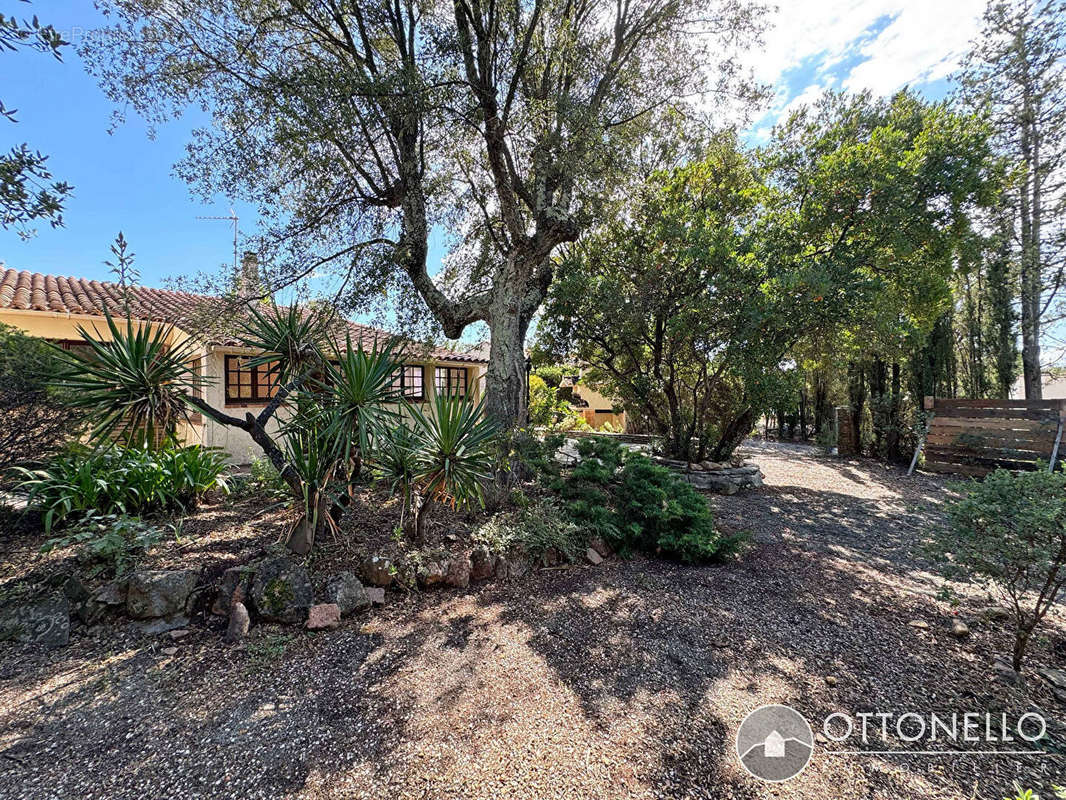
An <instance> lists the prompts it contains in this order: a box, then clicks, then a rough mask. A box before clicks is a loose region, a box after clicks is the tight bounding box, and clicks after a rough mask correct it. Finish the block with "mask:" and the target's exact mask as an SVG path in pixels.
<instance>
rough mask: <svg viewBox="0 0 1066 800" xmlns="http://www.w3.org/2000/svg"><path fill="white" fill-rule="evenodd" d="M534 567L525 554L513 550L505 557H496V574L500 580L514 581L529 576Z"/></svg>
mask: <svg viewBox="0 0 1066 800" xmlns="http://www.w3.org/2000/svg"><path fill="white" fill-rule="evenodd" d="M532 567H533V565H532V564H530V563H529V558H528V557H526V555H525V553H522V552H520V551H514V550H512V551H511V552H509V553H508V554H507V555H505V556H497V557H496V567H495V574H496V577H497V579H499V580H502V581H505V580H513V579H515V578H521V577H524V576H525V575H528V574H529V571H530V569H532Z"/></svg>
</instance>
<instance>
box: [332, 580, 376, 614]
mask: <svg viewBox="0 0 1066 800" xmlns="http://www.w3.org/2000/svg"><path fill="white" fill-rule="evenodd" d="M326 602H327V603H333V604H335V605H336V606H337V607H338V608H339V609H340V610H341V616H342V617H346V616H348V615H349V614H352V613H354V612H356V611H365V610H366V609H368V608H370V597H369V595H368V594H367V591H366V588H365V587H364V586H363V584H362V583H360V582H359V579H358V578H357V577H355V575H353V574H352V573H350V572H338V573H337V574H336V575H333V576H332V577H330V578H329V580H327V581H326Z"/></svg>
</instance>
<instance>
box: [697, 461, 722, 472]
mask: <svg viewBox="0 0 1066 800" xmlns="http://www.w3.org/2000/svg"><path fill="white" fill-rule="evenodd" d="M700 466H701V467H703V468H704V469H705V470H708V469H718V465H717V464H716V463H714V462H713V461H701V462H700Z"/></svg>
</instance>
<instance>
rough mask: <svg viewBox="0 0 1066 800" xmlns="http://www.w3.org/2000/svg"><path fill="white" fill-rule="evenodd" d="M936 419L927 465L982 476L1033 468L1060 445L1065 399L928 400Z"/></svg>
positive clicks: (929, 437)
mask: <svg viewBox="0 0 1066 800" xmlns="http://www.w3.org/2000/svg"><path fill="white" fill-rule="evenodd" d="M925 408H926V410H927V411H932V412H933V419H932V422H931V423H930V426H929V431H928V433H927V435H926V439H925V468H926V469H928V470H930V471H932V472H948V473H954V474H958V475H970V476H974V477H983V476H984V475H987V474H988V473H989V472H991V471H992V470H994V469H996V468H997V467H1004V468H1006V469H1015V470H1022V469H1035V468H1036V465H1037V462H1043V463H1045V464H1046V463H1047V462H1049V461H1050V460H1051V459H1052V457H1053V456H1054V455H1057V450H1058V449H1059V447H1060V442H1061V439H1062V428H1063V422H1064V421H1066V401H1064V400H941V399H934V398H932V397H927V398H925ZM1056 460H1057V459H1056Z"/></svg>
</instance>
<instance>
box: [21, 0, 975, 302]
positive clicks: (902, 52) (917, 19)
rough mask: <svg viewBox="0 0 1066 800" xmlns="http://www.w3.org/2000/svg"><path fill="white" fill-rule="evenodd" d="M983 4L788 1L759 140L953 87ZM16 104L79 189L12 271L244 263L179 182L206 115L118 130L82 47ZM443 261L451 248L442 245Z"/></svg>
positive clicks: (154, 278) (153, 281)
mask: <svg viewBox="0 0 1066 800" xmlns="http://www.w3.org/2000/svg"><path fill="white" fill-rule="evenodd" d="M983 6H984V3H983V0H951V2H946V1H942V2H938V1H937V0H857V1H856V2H851V3H847V2H818V1H816V0H794V1H793V2H783V3H782V8H781V9H780V10H779V11H778V12H777V13H776V14H774V16H773V20H774V23H775V24H774V27H773V28H772V29H771V30H770V31H769V32H768V33H767V34H766V36H765V43H764V46H763V47H761V48H753V50H752V52H751V53H750V55H749V57H748V61H749V65H750V66H751V67H752V69H753V70H754V71H755V73H756V75H757V76H758V78H759V79H761V80H763V81H766V82H768V83H771V84H773V85H774V87H775V89H776V94H775V97H774V100H773V102H772V104H771V106H770V107H769V108H768V109H767V111H766V113H765V114H764V115H762V116H761V117H760V118H759V119H758V120H757V121H756V123H755V124H754V126H753V130H752V133H751V135H752V137H753V138H756V139H758V138H760V137H761V136H764V135H765V133H766V132H768V129H769V126H771V125H772V124H773V122H774V121H775V120H776V119H777V118H778V117H779V116H780V115H781V114H782V113H785V112H786V111H787V110H788V109H789V108H790V107H791V106H792V105H793V104H795V103H797V102H801V101H806V100H811V99H813V98H815V97H816V96H817V95H818V94H819V93H820V92H821V91H822V90H824V89H827V88H846V89H852V90H857V89H862V88H870V89H872V90H873V91H875V92H878V93H881V94H887V93H890V92H892V91H893V90H895V89H898V88H899V87H900V86H902V85H904V84H910V85H912V86H914V87H916V88H919V89H921V90H922V91H923V92H924V93H926V94H927V95H929V96H930V97H940V96H942V95H943V93H944V92H945V90H946V87H947V83H946V81H945V80H944V78H945V76H946V75H948V74H949V73H950V72H951V70H952V69H953V68H954V67H955V65H956V64H957V60H958V56H959V54H960V53H961V52H962V51H963V50H964V48H965V46H966V44H967V42H968V41H969V40H970V39H971V38H972V37H973V36H974V35H975V34H976V32H977V30H978V25H979V18H980V13H981V10H982V8H983ZM0 10H2V11H3V12H4V13H5V14H11V13H14V14H16V15H19V16H28V15H31V14H33V13H36V14H38V15H39V16H40V17H41V19H42V21H43V22H45V23H50V24H52V25H54V26H55V27H56V28H57V29H59V30H60V31H61V32H63V33H64V34H65V37H66V38H67V39H68V40H70V41H72V42H73V43H75V44H77V42H78V40H79V39H80V38H82V37H84V36H85V35H86V34H87V33H88V32H89V31H91V30H92V29H93V28H94V27H97V26H99V25H101V24H102V23H103V18H102V17H101V16H100V15H99V13H98V12H97V11H96V10H95V9H94V8H93V5H92V2H91V0H47V2H44V0H36V2H34V3H32V4H30V5H26V4H23V3H19V2H13V0H0ZM0 68H2V70H3V72H2V75H3V79H2V88H0V91H2V92H3V95H2V97H3V101H4V104H5V105H6V106H8V107H12V108H16V109H18V119H19V122H18V123H17V124H10V123H7V122H4V121H2V120H0V147H3V148H4V149H7V148H8V147H10V146H11V145H14V144H17V143H20V142H28V143H29V144H30V145H31V146H32V147H33V148H36V149H39V150H41V151H42V152H44V153H46V154H48V155H49V156H50V160H49V164H50V167H51V169H52V171H53V173H54V174H55V175H56V177H57V178H59V179H62V180H65V181H67V182H69V183H71V184H73V185H74V187H75V195H74V197H73V198H71V200H70V201H69V202H68V203H67V209H66V214H65V221H66V225H65V227H63V228H59V229H55V230H53V229H51V228H49V227H48V226H47V225H44V226H40V225H39V226H38V231H39V232H38V235H37V236H36V237H34V238H33V239H30V240H29V241H25V242H24V241H22V240H21V239H20V238H19V237H18V235H17V234H15V233H14V232H13V231H0V261H2V262H5V263H6V265H7V266H9V267H16V268H19V269H28V270H33V271H37V272H45V273H53V274H62V275H76V276H81V277H88V278H97V279H107V278H108V277H109V275H108V268H107V267H106V266H104V264H103V262H104V260H105V259H107V258H109V257H110V253H109V246H110V243H111V241H112V240H113V239H114V237H115V235H116V234H117V233H118V231H119V230H121V231H123V232H124V234H125V235H126V238H127V239H128V240H129V242H130V244H131V249H132V250H133V251H134V252H135V253H136V254H137V261H136V266H137V268H138V269H139V270H140V273H141V281H142V283H144V284H145V285H148V286H158V285H161V284H162V282H163V280H164V279H165V278H176V279H178V280H179V282H180V278H181V276H183V275H194V274H196V273H197V272H200V271H215V270H218V269H219V268H220V267H221V266H222V265H224V264H229V263H231V261H232V258H233V245H232V229H231V228H230V227H229V225H228V224H227V223H225V222H218V221H202V220H197V219H196V217H197V216H225V215H227V214H228V213H229V209H230V208H231V204H230V201H229V199H228V198H225V197H218V198H215V202H213V203H211V204H209V205H204V204H201V203H200V202H199V201H196V200H193V199H192V198H191V197H190V196H189V193H188V190H187V188H186V186H185V184H184V183H183V182H182V181H180V180H178V179H177V178H175V177H174V176H173V174H172V166H173V164H174V163H175V162H176V161H177V160H178V159H180V158H181V156H182V153H183V148H184V145H185V143H186V141H187V140H188V138H189V132H190V131H191V130H192V128H193V127H195V126H196V125H197V124H202V123H203V121H204V120H203V119H202V117H201V116H200V115H199V114H196V115H193V116H191V117H187V118H184V119H182V120H178V121H176V122H174V123H171V124H168V125H166V126H163V127H161V128H159V129H158V130H157V136H156V138H155V139H150V138H149V137H148V135H147V129H146V126H145V125H144V124H143V123H142V122H141V121H140V120H138V119H137V118H136V117H134V116H132V115H131V116H130V118H129V119H128V121H127V122H126V123H125V124H124V125H121V126H119V127H118V128H117V129H116V130H115V131H114V132H113V133H108V128H109V125H110V123H111V114H112V111H113V110H114V109H113V107H112V106H111V104H110V103H109V101H108V100H107V98H106V97H104V95H103V93H102V92H101V91H100V89H99V87H98V86H97V84H96V82H95V81H94V80H93V79H92V78H91V77H90V76H89V75H88V74H86V72H85V70H84V67H83V65H82V63H81V61H80V60H79V58H78V56H77V53H75V52H74V50H73V48H66V49H65V50H64V60H63V62H62V63H59V62H56V61H55V60H54V59H52V58H51V57H49V56H45V55H42V54H37V53H31V52H28V51H22V52H18V53H3V54H0ZM232 207H233V208H234V210H235V211H236V213H237V215H238V216H239V217H240V227H241V229H242V230H243V231H245V232H252V231H254V230H255V224H256V216H255V212H254V210H253V209H252V208H250V207H248V206H246V205H242V204H240V203H237V204H235V205H233V206H232ZM435 255H436V257H437V258H439V256H440V249H439V248H436V249H435Z"/></svg>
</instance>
